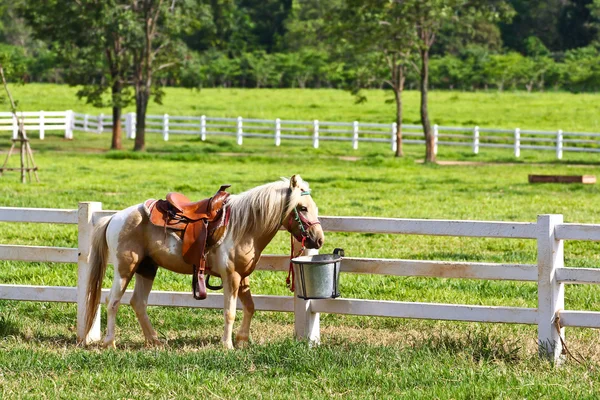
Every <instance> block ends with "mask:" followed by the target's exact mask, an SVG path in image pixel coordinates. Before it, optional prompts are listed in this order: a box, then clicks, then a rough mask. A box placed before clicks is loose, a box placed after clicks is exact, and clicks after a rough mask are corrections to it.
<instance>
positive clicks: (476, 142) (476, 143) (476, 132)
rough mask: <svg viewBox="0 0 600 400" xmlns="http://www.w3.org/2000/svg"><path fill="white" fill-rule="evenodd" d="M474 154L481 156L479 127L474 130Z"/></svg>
mask: <svg viewBox="0 0 600 400" xmlns="http://www.w3.org/2000/svg"><path fill="white" fill-rule="evenodd" d="M473 154H479V127H478V126H476V127H475V128H473Z"/></svg>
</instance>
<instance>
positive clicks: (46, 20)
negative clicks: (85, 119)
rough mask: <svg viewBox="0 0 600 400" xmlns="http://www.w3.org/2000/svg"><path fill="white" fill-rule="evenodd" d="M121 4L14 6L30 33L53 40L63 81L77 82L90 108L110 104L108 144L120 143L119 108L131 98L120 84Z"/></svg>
mask: <svg viewBox="0 0 600 400" xmlns="http://www.w3.org/2000/svg"><path fill="white" fill-rule="evenodd" d="M125 9H126V5H123V4H120V2H118V1H116V0H106V1H98V0H78V1H74V0H48V1H47V0H28V1H27V2H24V3H23V5H22V7H21V9H20V12H21V13H22V15H23V16H24V17H25V18H26V20H27V21H28V22H29V24H30V25H31V27H32V28H33V30H34V34H35V36H36V37H38V38H40V39H44V40H46V41H49V42H51V43H55V44H56V46H54V47H55V48H56V49H57V50H56V51H57V52H58V56H59V62H60V63H61V64H62V65H64V67H65V71H66V72H65V78H66V81H67V82H68V83H69V84H71V85H77V86H79V85H83V87H82V88H81V89H80V90H79V91H78V93H77V94H78V96H79V97H81V98H85V99H86V100H87V102H88V103H90V104H93V105H94V106H96V107H104V106H106V105H109V106H110V107H112V141H111V148H112V149H120V148H121V147H122V144H121V113H122V108H123V107H125V106H127V105H128V104H129V103H130V102H131V92H130V91H129V90H128V89H127V87H126V83H127V79H128V77H129V68H130V65H131V58H130V56H129V55H128V54H127V52H126V49H125V46H124V41H125V28H126V22H127V21H126V20H125V19H124V16H125ZM57 20H64V21H69V22H68V23H66V24H57V23H56V21H57ZM107 90H110V98H109V100H108V101H106V99H105V97H104V93H105V92H106V91H107Z"/></svg>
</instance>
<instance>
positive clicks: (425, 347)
mask: <svg viewBox="0 0 600 400" xmlns="http://www.w3.org/2000/svg"><path fill="white" fill-rule="evenodd" d="M414 340H415V341H414V343H413V344H412V345H411V347H412V349H413V350H415V351H418V352H421V351H424V352H431V353H449V354H452V355H463V356H465V357H467V358H469V359H471V360H472V361H473V362H476V363H478V362H490V361H491V362H504V363H518V362H520V361H523V360H524V358H525V355H524V354H523V352H522V351H521V350H522V347H521V345H519V344H518V343H517V341H511V340H506V339H505V338H500V337H497V336H494V335H492V334H491V333H485V332H467V334H466V336H463V335H461V336H451V335H448V334H445V333H442V334H441V335H432V336H428V337H419V338H415V339H414Z"/></svg>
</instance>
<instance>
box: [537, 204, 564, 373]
mask: <svg viewBox="0 0 600 400" xmlns="http://www.w3.org/2000/svg"><path fill="white" fill-rule="evenodd" d="M562 223H563V216H562V215H556V214H546V215H538V219H537V229H538V238H537V246H538V343H539V346H540V347H539V351H540V355H541V356H543V357H547V358H549V359H550V360H551V361H554V362H560V361H561V357H560V356H561V353H562V345H561V342H560V337H562V338H563V340H564V335H565V331H564V328H562V329H561V330H560V336H559V333H558V331H557V329H556V326H555V325H554V321H555V318H556V313H557V311H559V310H561V309H562V308H563V307H564V304H565V288H564V284H562V283H560V282H558V281H557V280H556V269H557V268H562V267H563V266H564V245H563V241H562V240H557V239H556V236H555V230H554V229H555V227H556V225H559V224H562Z"/></svg>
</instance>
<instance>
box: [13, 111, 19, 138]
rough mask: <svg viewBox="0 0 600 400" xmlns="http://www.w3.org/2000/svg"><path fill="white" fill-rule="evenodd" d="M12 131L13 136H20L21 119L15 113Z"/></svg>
mask: <svg viewBox="0 0 600 400" xmlns="http://www.w3.org/2000/svg"><path fill="white" fill-rule="evenodd" d="M12 132H13V134H12V138H13V139H14V140H16V139H17V138H18V137H19V120H18V119H17V117H16V116H15V114H13V115H12Z"/></svg>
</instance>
